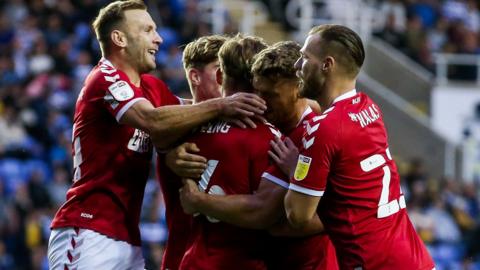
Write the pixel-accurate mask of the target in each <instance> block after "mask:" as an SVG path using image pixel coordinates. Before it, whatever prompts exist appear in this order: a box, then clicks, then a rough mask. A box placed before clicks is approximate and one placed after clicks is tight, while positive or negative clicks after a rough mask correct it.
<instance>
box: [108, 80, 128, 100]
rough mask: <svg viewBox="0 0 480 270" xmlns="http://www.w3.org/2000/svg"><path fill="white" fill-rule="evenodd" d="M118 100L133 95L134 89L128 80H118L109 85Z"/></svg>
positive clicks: (110, 90)
mask: <svg viewBox="0 0 480 270" xmlns="http://www.w3.org/2000/svg"><path fill="white" fill-rule="evenodd" d="M108 91H109V92H110V94H112V96H113V98H114V99H115V100H116V101H125V100H129V99H131V98H132V97H133V89H132V87H130V85H129V84H128V83H127V82H126V81H118V82H115V83H113V84H112V85H110V86H109V87H108Z"/></svg>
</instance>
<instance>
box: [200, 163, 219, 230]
mask: <svg viewBox="0 0 480 270" xmlns="http://www.w3.org/2000/svg"><path fill="white" fill-rule="evenodd" d="M217 165H218V160H213V159H211V160H209V161H208V162H207V169H205V171H204V172H203V174H202V176H201V177H200V182H198V188H199V189H200V190H201V191H203V192H205V193H208V194H214V195H225V191H224V190H223V189H222V188H221V187H220V186H218V185H213V186H211V187H210V188H209V187H208V184H209V183H210V178H211V177H212V175H213V173H214V172H215V169H216V168H217ZM207 219H208V221H210V222H212V223H217V222H219V220H218V219H215V218H212V217H209V216H207Z"/></svg>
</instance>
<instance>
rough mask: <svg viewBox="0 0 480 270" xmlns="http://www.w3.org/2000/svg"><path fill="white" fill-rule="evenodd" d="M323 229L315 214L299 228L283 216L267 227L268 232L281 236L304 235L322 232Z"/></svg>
mask: <svg viewBox="0 0 480 270" xmlns="http://www.w3.org/2000/svg"><path fill="white" fill-rule="evenodd" d="M324 230H325V228H324V226H323V223H322V221H321V220H320V217H318V215H317V214H315V215H314V216H313V218H312V219H311V220H310V221H309V222H308V223H307V225H305V226H304V227H302V228H301V229H296V228H293V227H292V226H291V225H290V223H289V222H288V220H287V218H286V217H285V216H284V217H283V218H281V219H280V220H279V221H278V222H277V223H276V224H275V225H273V226H272V227H270V228H269V229H268V232H269V233H270V234H271V235H273V236H283V237H304V236H310V235H315V234H319V233H323V232H324Z"/></svg>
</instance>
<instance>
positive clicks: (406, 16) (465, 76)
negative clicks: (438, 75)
mask: <svg viewBox="0 0 480 270" xmlns="http://www.w3.org/2000/svg"><path fill="white" fill-rule="evenodd" d="M375 2H376V5H377V7H378V8H379V11H380V12H379V13H378V17H377V19H379V22H378V25H377V30H376V32H375V35H376V36H378V37H380V38H382V39H384V40H385V41H387V42H388V43H390V44H391V45H393V46H394V47H395V48H398V49H400V50H401V51H402V52H403V53H405V54H406V55H408V56H410V57H411V58H413V59H414V60H415V61H417V62H418V63H420V64H421V65H422V66H424V67H425V68H427V69H429V70H430V71H432V72H435V62H434V54H435V53H459V54H472V55H478V54H479V53H480V46H479V44H480V43H479V42H480V41H479V39H480V13H479V12H480V10H479V8H480V1H478V0H377V1H375ZM448 72H449V77H450V78H453V79H459V80H475V79H477V68H476V66H453V67H452V68H450V69H449V71H448Z"/></svg>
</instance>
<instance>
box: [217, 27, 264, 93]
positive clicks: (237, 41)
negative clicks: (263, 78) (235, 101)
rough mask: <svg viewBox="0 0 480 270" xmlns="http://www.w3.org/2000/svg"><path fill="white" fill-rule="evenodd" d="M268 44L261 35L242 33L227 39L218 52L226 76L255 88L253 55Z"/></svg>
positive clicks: (242, 84)
mask: <svg viewBox="0 0 480 270" xmlns="http://www.w3.org/2000/svg"><path fill="white" fill-rule="evenodd" d="M267 46H268V45H267V43H266V42H265V41H264V40H263V39H262V38H260V37H255V36H244V35H242V34H237V35H236V36H235V37H233V38H231V39H229V40H227V41H226V42H225V44H223V46H222V47H221V48H220V51H219V52H218V58H219V61H220V69H221V70H222V72H223V74H224V76H227V77H229V78H231V79H233V80H234V81H235V83H236V84H239V85H240V86H243V87H246V88H248V87H250V88H251V89H253V86H252V73H251V69H252V64H253V57H254V56H255V55H256V54H257V53H259V52H260V51H261V50H263V49H265V48H266V47H267ZM251 89H250V90H251ZM240 90H248V89H240Z"/></svg>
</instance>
